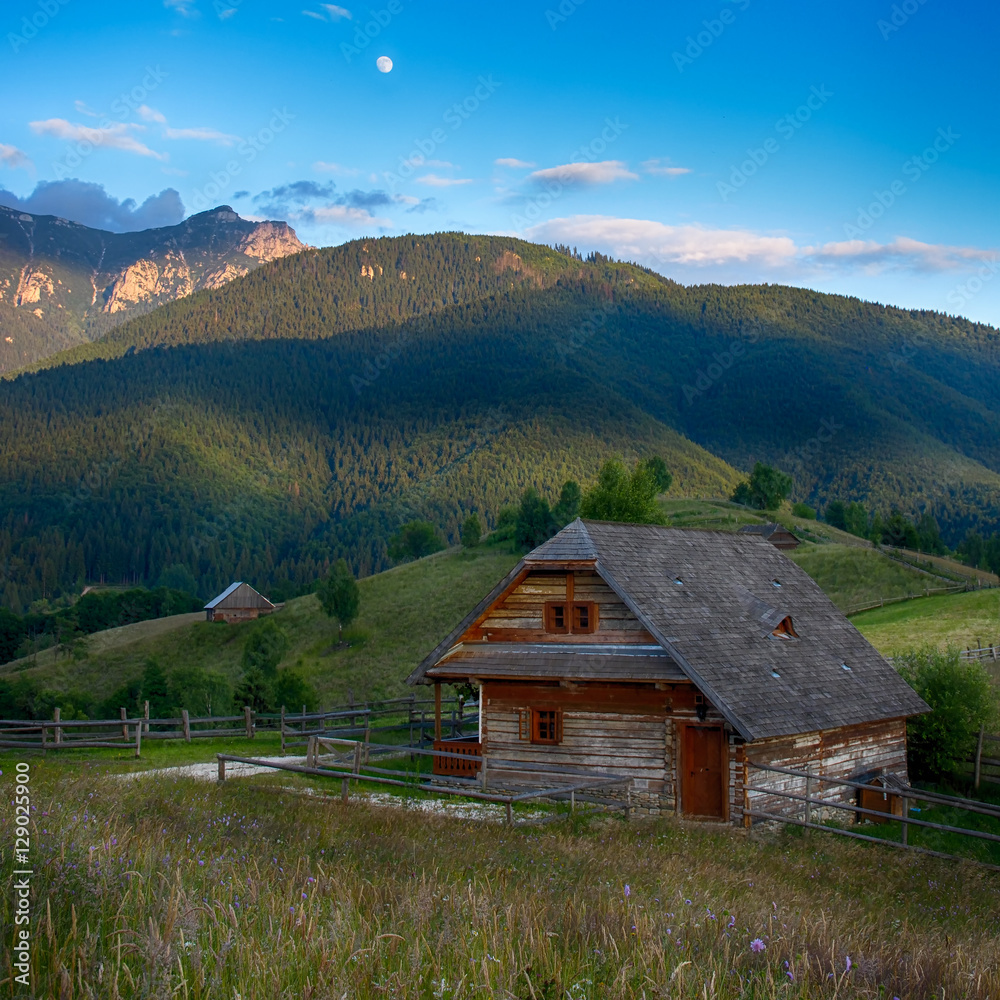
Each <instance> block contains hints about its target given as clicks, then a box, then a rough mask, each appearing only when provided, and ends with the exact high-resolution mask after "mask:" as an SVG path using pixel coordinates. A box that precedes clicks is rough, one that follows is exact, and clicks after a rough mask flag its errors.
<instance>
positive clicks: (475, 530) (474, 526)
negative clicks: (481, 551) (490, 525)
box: [462, 514, 483, 549]
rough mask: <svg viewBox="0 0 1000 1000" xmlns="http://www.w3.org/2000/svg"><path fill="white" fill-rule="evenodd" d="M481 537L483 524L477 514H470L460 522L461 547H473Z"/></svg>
mask: <svg viewBox="0 0 1000 1000" xmlns="http://www.w3.org/2000/svg"><path fill="white" fill-rule="evenodd" d="M482 537H483V524H482V522H481V521H480V520H479V515H478V514H470V515H469V516H468V517H467V518H466V519H465V520H464V521H463V522H462V547H463V548H466V549H474V548H475V547H476V546H477V545H478V544H479V540H480V539H481V538H482Z"/></svg>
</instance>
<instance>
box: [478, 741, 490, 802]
mask: <svg viewBox="0 0 1000 1000" xmlns="http://www.w3.org/2000/svg"><path fill="white" fill-rule="evenodd" d="M480 755H481V756H480V758H479V777H480V779H481V781H482V783H483V791H484V792H485V791H486V789H487V786H488V781H489V778H488V776H487V774H486V754H484V753H483V752H482V750H480Z"/></svg>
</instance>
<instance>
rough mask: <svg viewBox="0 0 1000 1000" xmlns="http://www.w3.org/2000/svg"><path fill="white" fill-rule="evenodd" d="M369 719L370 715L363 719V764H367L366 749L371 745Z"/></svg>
mask: <svg viewBox="0 0 1000 1000" xmlns="http://www.w3.org/2000/svg"><path fill="white" fill-rule="evenodd" d="M371 718H372V717H371V716H370V715H369V716H366V717H365V760H364V763H365V764H367V763H368V747H369V745H370V744H371V735H372V731H371Z"/></svg>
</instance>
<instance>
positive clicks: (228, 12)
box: [216, 6, 236, 21]
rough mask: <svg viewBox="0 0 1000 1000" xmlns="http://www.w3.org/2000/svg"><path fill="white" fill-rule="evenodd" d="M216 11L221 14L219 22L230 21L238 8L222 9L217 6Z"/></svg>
mask: <svg viewBox="0 0 1000 1000" xmlns="http://www.w3.org/2000/svg"><path fill="white" fill-rule="evenodd" d="M216 10H218V12H219V20H220V21H228V20H229V18H231V17H232V16H233V15H234V14H235V13H236V8H235V7H222V8H219V7H218V6H216Z"/></svg>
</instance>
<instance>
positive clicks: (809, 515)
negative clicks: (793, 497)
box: [792, 503, 816, 521]
mask: <svg viewBox="0 0 1000 1000" xmlns="http://www.w3.org/2000/svg"><path fill="white" fill-rule="evenodd" d="M792 513H793V514H794V515H795V516H796V517H801V518H805V519H806V520H807V521H815V520H816V509H815V508H814V507H810V506H809V504H807V503H793V504H792Z"/></svg>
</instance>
